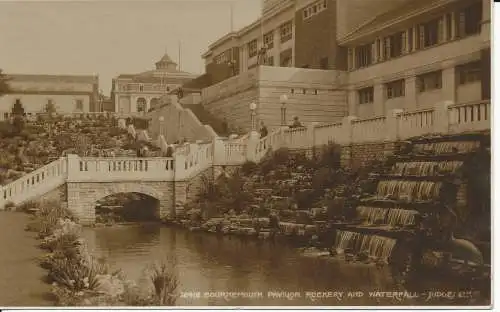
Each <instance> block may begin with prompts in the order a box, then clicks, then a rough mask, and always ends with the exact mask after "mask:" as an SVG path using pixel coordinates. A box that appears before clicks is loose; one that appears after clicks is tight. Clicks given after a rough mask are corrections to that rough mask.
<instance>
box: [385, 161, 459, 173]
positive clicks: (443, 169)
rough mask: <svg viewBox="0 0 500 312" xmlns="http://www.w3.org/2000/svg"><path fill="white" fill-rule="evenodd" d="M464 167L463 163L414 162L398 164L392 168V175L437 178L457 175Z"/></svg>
mask: <svg viewBox="0 0 500 312" xmlns="http://www.w3.org/2000/svg"><path fill="white" fill-rule="evenodd" d="M462 165H463V162H462V161H440V162H435V161H412V162H398V163H395V164H394V166H393V167H392V170H391V174H393V175H399V176H408V175H412V176H420V177H423V176H436V175H439V174H450V173H455V172H456V171H457V170H458V169H459V168H460V167H461V166H462Z"/></svg>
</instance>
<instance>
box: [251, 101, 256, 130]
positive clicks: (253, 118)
mask: <svg viewBox="0 0 500 312" xmlns="http://www.w3.org/2000/svg"><path fill="white" fill-rule="evenodd" d="M256 109H257V104H255V102H252V103H250V121H251V123H252V132H254V131H257V127H256V125H255V110H256Z"/></svg>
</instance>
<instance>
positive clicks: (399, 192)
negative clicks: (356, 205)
mask: <svg viewBox="0 0 500 312" xmlns="http://www.w3.org/2000/svg"><path fill="white" fill-rule="evenodd" d="M441 186H442V183H441V182H433V181H406V180H388V181H380V182H379V183H378V185H377V196H379V197H382V198H386V197H388V196H392V197H395V198H397V199H403V198H408V199H416V200H431V199H436V198H438V197H439V194H440V192H441Z"/></svg>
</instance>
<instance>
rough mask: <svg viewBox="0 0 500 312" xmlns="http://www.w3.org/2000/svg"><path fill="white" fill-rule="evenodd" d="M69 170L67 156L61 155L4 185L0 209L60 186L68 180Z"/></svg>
mask: <svg viewBox="0 0 500 312" xmlns="http://www.w3.org/2000/svg"><path fill="white" fill-rule="evenodd" d="M67 172H68V167H67V162H66V157H61V158H59V159H57V160H55V161H53V162H51V163H49V164H47V165H45V166H43V167H42V168H39V169H37V170H35V171H33V172H30V173H28V174H26V175H24V176H22V177H20V178H19V179H17V180H16V181H13V182H11V183H9V184H7V185H4V186H2V187H1V188H0V190H1V198H0V209H2V208H3V207H4V206H5V205H6V204H7V203H13V204H16V205H17V204H21V203H23V202H26V201H29V200H31V199H34V198H36V197H37V196H41V195H43V194H45V193H47V192H49V191H51V190H53V189H55V188H57V187H59V186H60V185H62V184H64V183H65V182H66V177H67Z"/></svg>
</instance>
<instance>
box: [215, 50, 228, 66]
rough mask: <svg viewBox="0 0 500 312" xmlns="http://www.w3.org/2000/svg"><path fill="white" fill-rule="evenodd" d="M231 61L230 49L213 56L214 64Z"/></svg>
mask: <svg viewBox="0 0 500 312" xmlns="http://www.w3.org/2000/svg"><path fill="white" fill-rule="evenodd" d="M229 61H231V49H228V50H226V51H224V52H222V53H221V54H219V55H217V56H216V57H214V62H215V64H227V63H229Z"/></svg>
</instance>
